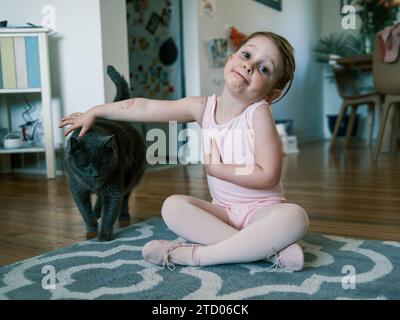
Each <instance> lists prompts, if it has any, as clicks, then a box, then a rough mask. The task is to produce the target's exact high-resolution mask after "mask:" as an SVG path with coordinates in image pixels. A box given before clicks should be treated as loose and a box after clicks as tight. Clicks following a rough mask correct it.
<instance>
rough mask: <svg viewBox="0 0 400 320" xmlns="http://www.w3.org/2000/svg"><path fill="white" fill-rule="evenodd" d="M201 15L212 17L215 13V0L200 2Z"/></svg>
mask: <svg viewBox="0 0 400 320" xmlns="http://www.w3.org/2000/svg"><path fill="white" fill-rule="evenodd" d="M201 7H202V8H201V11H200V12H201V14H202V15H206V16H209V17H214V16H215V15H216V13H217V11H216V5H215V0H202V2H201Z"/></svg>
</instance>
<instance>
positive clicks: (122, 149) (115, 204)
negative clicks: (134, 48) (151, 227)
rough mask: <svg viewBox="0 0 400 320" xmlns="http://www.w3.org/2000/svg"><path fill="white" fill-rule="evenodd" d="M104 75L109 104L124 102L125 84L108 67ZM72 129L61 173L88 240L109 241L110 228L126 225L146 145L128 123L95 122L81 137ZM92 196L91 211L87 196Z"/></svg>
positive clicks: (142, 164) (126, 91) (110, 238)
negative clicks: (110, 85) (110, 86)
mask: <svg viewBox="0 0 400 320" xmlns="http://www.w3.org/2000/svg"><path fill="white" fill-rule="evenodd" d="M107 73H108V75H109V76H110V78H111V79H112V81H113V82H114V84H115V85H116V87H117V95H116V97H115V99H114V101H119V100H124V99H128V98H129V97H130V95H129V89H127V88H128V84H127V82H126V80H125V79H124V78H123V77H122V76H121V75H120V74H119V73H118V72H117V71H116V70H115V69H114V68H113V67H110V66H109V67H108V68H107ZM79 132H80V130H75V131H74V132H73V133H72V135H71V137H70V139H69V140H68V144H67V151H66V156H65V163H64V164H65V169H66V173H67V176H68V180H69V185H70V190H71V193H72V196H73V198H74V201H75V203H76V205H77V207H78V209H79V211H80V213H81V215H82V217H83V220H84V222H85V225H86V229H87V237H88V238H91V237H94V236H96V235H97V234H98V233H97V227H98V223H97V220H98V219H99V218H100V217H101V228H100V233H99V234H98V239H99V240H100V241H109V240H112V239H113V225H114V223H115V221H116V219H117V217H119V221H120V223H125V224H127V223H128V222H129V206H128V201H129V196H130V194H131V192H132V190H133V188H134V187H135V186H136V185H137V184H138V183H139V182H140V180H141V178H142V176H143V174H144V171H145V154H146V151H145V144H144V141H143V139H142V137H141V135H140V134H139V132H138V131H137V130H136V129H135V128H134V127H133V125H132V124H131V123H128V122H117V121H109V120H105V119H97V120H96V121H95V123H94V125H93V127H91V129H90V130H89V132H87V133H86V135H85V136H83V137H78V135H79ZM92 194H96V195H97V201H96V204H95V205H94V207H93V206H92V203H91V195H92Z"/></svg>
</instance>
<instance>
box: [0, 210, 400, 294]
mask: <svg viewBox="0 0 400 320" xmlns="http://www.w3.org/2000/svg"><path fill="white" fill-rule="evenodd" d="M116 236H117V239H116V240H114V241H112V242H109V243H100V242H97V241H96V240H91V241H85V242H82V243H79V244H76V245H73V246H71V247H67V248H64V249H62V250H58V251H55V252H51V253H48V254H44V255H41V256H38V257H34V258H32V259H28V260H24V261H21V262H18V263H15V264H12V265H9V266H5V267H2V268H0V299H144V300H146V299H149V300H150V299H157V300H163V299H168V300H176V299H199V300H205V299H207V300H209V299H212V300H219V299H229V300H242V299H251V300H255V299H319V300H320V299H399V298H400V287H399V284H400V272H399V271H400V254H399V253H400V243H399V242H392V241H384V242H382V241H371V240H355V239H349V238H343V237H333V236H326V235H319V234H308V235H307V236H306V237H305V238H304V240H303V241H302V242H301V245H302V246H303V248H304V250H305V257H306V266H305V269H304V270H303V271H301V272H287V271H284V270H282V269H278V270H276V271H274V272H270V271H271V270H269V267H270V266H271V265H270V264H268V263H266V262H261V261H260V262H255V263H248V264H236V265H220V266H213V267H203V268H198V267H184V266H177V268H176V270H175V271H170V270H168V268H165V269H163V268H162V267H159V266H154V265H152V264H149V263H147V262H145V261H144V260H143V259H142V255H141V249H142V247H143V245H144V244H145V243H146V242H147V241H149V240H151V239H169V240H181V239H178V238H177V237H176V235H174V234H173V233H172V232H171V231H170V230H168V229H167V227H166V226H165V224H164V222H163V221H162V220H161V219H158V218H154V219H150V220H147V221H145V222H143V223H139V224H136V225H133V226H130V227H127V228H125V229H122V230H120V231H119V232H118V233H116Z"/></svg>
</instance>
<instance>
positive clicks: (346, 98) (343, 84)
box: [329, 63, 382, 149]
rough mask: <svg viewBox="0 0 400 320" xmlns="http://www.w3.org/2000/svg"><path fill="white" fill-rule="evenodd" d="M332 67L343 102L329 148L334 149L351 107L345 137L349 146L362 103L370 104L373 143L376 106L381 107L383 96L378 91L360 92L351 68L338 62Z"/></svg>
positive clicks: (370, 130) (370, 125)
mask: <svg viewBox="0 0 400 320" xmlns="http://www.w3.org/2000/svg"><path fill="white" fill-rule="evenodd" d="M332 68H333V72H334V75H335V80H336V86H337V89H338V93H339V95H340V97H341V98H342V100H343V102H342V106H341V108H340V112H339V116H338V118H337V120H336V124H335V129H334V132H333V135H332V139H331V143H330V146H329V149H333V146H334V144H335V142H336V139H337V136H338V133H339V128H340V124H341V123H342V121H343V118H344V116H345V115H346V113H347V111H348V109H349V108H351V115H350V119H349V123H348V126H347V130H346V138H345V146H347V144H348V142H349V139H350V136H351V133H352V131H353V127H354V121H355V118H356V115H357V108H358V107H359V106H360V105H367V106H368V144H369V145H371V141H372V133H373V126H374V117H375V108H376V107H378V108H379V109H380V106H381V102H382V96H381V95H380V94H378V93H376V92H373V93H369V94H362V93H360V91H359V89H358V88H357V86H356V84H355V80H354V79H353V75H352V69H351V68H349V67H347V66H343V65H340V64H337V63H336V64H333V65H332Z"/></svg>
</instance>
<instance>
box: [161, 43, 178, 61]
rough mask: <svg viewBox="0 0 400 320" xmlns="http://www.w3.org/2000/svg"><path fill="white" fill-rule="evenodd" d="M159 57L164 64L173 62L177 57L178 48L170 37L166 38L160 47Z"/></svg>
mask: <svg viewBox="0 0 400 320" xmlns="http://www.w3.org/2000/svg"><path fill="white" fill-rule="evenodd" d="M159 58H160V61H161V62H162V63H163V64H165V65H166V66H170V65H172V64H174V62H175V61H176V59H177V58H178V48H177V47H176V45H175V42H174V39H173V38H172V37H170V38H168V40H167V41H165V42H164V43H163V44H162V46H161V47H160V51H159Z"/></svg>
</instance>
